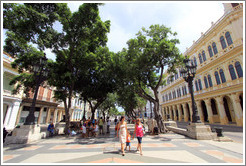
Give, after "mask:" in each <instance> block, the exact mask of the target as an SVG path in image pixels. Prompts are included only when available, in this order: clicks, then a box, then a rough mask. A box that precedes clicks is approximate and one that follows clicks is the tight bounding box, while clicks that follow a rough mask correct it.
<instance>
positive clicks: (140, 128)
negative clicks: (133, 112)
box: [133, 118, 144, 156]
mask: <svg viewBox="0 0 246 166" xmlns="http://www.w3.org/2000/svg"><path fill="white" fill-rule="evenodd" d="M143 130H144V129H143V125H142V123H141V122H140V119H139V118H138V119H137V120H136V125H135V129H134V134H133V138H134V135H135V134H136V137H137V139H138V147H137V150H139V151H140V155H141V156H142V155H143V152H142V138H143Z"/></svg>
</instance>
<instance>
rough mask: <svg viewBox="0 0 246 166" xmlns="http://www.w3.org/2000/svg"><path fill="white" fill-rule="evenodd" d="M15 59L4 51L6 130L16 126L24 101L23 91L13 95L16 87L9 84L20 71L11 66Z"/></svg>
mask: <svg viewBox="0 0 246 166" xmlns="http://www.w3.org/2000/svg"><path fill="white" fill-rule="evenodd" d="M13 61H14V59H13V58H12V57H11V56H10V55H9V54H7V53H6V52H3V91H2V92H3V93H2V96H3V104H2V109H1V110H2V111H1V115H2V118H3V119H2V120H3V122H2V124H3V126H4V127H5V128H6V130H12V129H13V128H14V127H15V122H16V118H17V115H18V111H19V108H20V104H21V101H22V96H23V91H20V93H19V94H16V95H12V94H11V91H12V90H13V89H14V85H9V82H10V81H11V80H12V79H13V78H14V77H15V76H16V75H18V71H17V70H16V69H13V68H12V67H11V62H13Z"/></svg>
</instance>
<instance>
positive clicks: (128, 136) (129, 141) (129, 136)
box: [125, 131, 131, 151]
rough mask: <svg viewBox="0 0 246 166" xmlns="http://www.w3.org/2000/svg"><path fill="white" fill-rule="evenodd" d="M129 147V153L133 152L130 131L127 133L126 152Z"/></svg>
mask: <svg viewBox="0 0 246 166" xmlns="http://www.w3.org/2000/svg"><path fill="white" fill-rule="evenodd" d="M127 146H128V147H129V151H131V134H130V132H129V131H127V136H126V148H125V150H126V149H127Z"/></svg>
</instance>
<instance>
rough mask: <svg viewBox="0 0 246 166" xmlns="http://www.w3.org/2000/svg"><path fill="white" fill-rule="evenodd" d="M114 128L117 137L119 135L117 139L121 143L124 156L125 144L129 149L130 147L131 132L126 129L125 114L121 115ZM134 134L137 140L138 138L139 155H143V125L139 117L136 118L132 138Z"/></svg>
mask: <svg viewBox="0 0 246 166" xmlns="http://www.w3.org/2000/svg"><path fill="white" fill-rule="evenodd" d="M115 128H116V134H117V137H119V140H120V143H121V152H122V156H125V150H126V149H127V146H128V147H129V151H130V148H131V134H130V132H129V130H128V129H127V123H126V122H125V116H121V118H120V121H119V123H118V124H116V127H115ZM135 135H136V137H137V140H138V146H137V151H140V155H143V153H142V137H143V135H144V126H143V125H142V123H141V121H140V119H137V120H136V124H135V128H134V133H133V135H132V139H134V136H135ZM125 145H126V147H125Z"/></svg>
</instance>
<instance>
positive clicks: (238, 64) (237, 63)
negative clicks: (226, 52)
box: [235, 61, 243, 78]
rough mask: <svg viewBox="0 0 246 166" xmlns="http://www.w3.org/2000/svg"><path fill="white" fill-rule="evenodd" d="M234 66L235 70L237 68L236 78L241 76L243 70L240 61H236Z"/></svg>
mask: <svg viewBox="0 0 246 166" xmlns="http://www.w3.org/2000/svg"><path fill="white" fill-rule="evenodd" d="M235 67H236V70H237V75H238V78H240V77H243V70H242V67H241V65H240V62H238V61H237V62H236V63H235Z"/></svg>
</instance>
